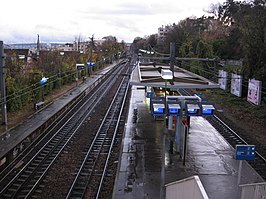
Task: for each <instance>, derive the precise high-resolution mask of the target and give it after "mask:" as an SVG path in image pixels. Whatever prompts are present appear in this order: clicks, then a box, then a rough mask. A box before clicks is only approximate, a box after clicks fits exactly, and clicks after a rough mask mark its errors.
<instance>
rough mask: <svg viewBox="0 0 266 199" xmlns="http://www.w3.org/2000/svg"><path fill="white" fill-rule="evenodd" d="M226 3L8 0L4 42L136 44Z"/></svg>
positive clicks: (2, 17)
mask: <svg viewBox="0 0 266 199" xmlns="http://www.w3.org/2000/svg"><path fill="white" fill-rule="evenodd" d="M218 2H220V3H223V2H225V0H133V1H132V0H94V1H92V0H72V1H69V0H42V1H41V0H39V1H36V0H3V1H1V11H0V40H2V41H4V43H6V44H8V43H26V42H36V39H37V34H39V35H40V41H41V42H47V43H49V42H56V41H64V42H72V41H74V39H75V37H78V36H79V35H81V36H82V37H84V38H85V39H86V40H88V39H89V37H91V36H92V35H93V34H94V37H95V39H101V38H102V37H104V36H108V35H112V36H115V37H116V38H117V39H118V41H121V40H124V41H125V42H132V41H133V40H134V38H136V37H144V36H147V35H151V34H155V33H157V31H158V27H161V26H162V25H168V24H173V23H178V21H180V20H182V19H185V18H186V17H190V16H196V17H200V16H202V15H204V14H205V15H206V14H207V13H206V12H204V10H208V8H209V7H210V5H211V4H217V3H218Z"/></svg>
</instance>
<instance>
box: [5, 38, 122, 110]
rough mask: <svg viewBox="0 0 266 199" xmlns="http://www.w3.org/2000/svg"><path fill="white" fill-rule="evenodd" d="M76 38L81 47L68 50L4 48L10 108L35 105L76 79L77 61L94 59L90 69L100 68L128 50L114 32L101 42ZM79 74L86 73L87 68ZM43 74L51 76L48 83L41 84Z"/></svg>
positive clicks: (7, 94) (19, 108) (7, 96)
mask: <svg viewBox="0 0 266 199" xmlns="http://www.w3.org/2000/svg"><path fill="white" fill-rule="evenodd" d="M75 40H76V38H75ZM75 42H78V43H79V45H78V49H76V50H73V51H65V52H62V50H59V49H45V50H42V49H41V50H40V51H39V52H38V53H37V52H30V50H29V49H27V50H25V49H13V50H12V49H4V51H5V53H6V58H5V82H6V100H7V103H6V105H7V111H8V112H15V111H18V110H21V109H22V108H25V106H27V105H30V107H34V106H33V105H34V103H37V102H39V101H42V100H43V99H42V98H43V95H47V94H49V93H50V92H51V91H53V90H55V89H58V88H61V86H63V85H66V84H70V83H73V82H75V81H76V64H80V63H82V64H85V65H86V63H87V62H89V61H92V62H94V63H95V65H94V67H93V69H91V70H98V69H100V68H102V67H104V66H105V65H108V64H111V63H112V62H113V61H114V60H115V59H117V58H118V57H119V55H121V53H122V52H124V50H125V42H123V41H122V42H118V41H117V39H116V37H114V36H106V37H104V38H103V42H102V43H97V42H94V43H91V42H86V41H83V40H81V39H80V37H79V38H78V41H75ZM81 43H85V44H86V45H85V48H84V49H83V50H81V49H79V48H80V44H81ZM22 54H23V57H22V58H21V55H22ZM90 72H93V71H90ZM79 75H80V77H81V76H84V75H85V70H82V71H80V72H79ZM42 77H47V78H49V79H48V81H47V84H45V85H40V83H39V81H40V80H41V78H42ZM80 77H79V78H80ZM1 101H2V100H1ZM31 105H32V106H31Z"/></svg>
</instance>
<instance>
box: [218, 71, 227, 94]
mask: <svg viewBox="0 0 266 199" xmlns="http://www.w3.org/2000/svg"><path fill="white" fill-rule="evenodd" d="M218 83H219V84H220V88H221V89H224V90H226V89H227V72H226V71H224V70H219V79H218Z"/></svg>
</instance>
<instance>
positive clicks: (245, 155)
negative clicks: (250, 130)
mask: <svg viewBox="0 0 266 199" xmlns="http://www.w3.org/2000/svg"><path fill="white" fill-rule="evenodd" d="M255 152H256V147H255V145H236V160H254V159H255Z"/></svg>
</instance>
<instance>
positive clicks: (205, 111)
mask: <svg viewBox="0 0 266 199" xmlns="http://www.w3.org/2000/svg"><path fill="white" fill-rule="evenodd" d="M201 107H202V110H201V113H202V115H213V113H214V110H215V108H214V106H213V105H212V104H202V105H201Z"/></svg>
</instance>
